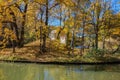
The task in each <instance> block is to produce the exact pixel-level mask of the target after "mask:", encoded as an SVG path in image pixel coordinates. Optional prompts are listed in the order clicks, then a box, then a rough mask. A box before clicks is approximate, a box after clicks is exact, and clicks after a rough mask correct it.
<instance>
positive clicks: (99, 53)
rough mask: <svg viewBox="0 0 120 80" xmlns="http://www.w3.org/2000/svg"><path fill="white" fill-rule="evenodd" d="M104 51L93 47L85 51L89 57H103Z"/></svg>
mask: <svg viewBox="0 0 120 80" xmlns="http://www.w3.org/2000/svg"><path fill="white" fill-rule="evenodd" d="M106 53H107V51H106V50H104V49H95V48H93V49H91V50H89V52H88V53H87V56H89V57H103V56H104V55H105V54H106Z"/></svg>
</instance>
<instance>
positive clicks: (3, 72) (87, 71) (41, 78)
mask: <svg viewBox="0 0 120 80" xmlns="http://www.w3.org/2000/svg"><path fill="white" fill-rule="evenodd" d="M0 80H120V64H114V65H50V64H48V65H47V64H30V63H29V64H27V63H0Z"/></svg>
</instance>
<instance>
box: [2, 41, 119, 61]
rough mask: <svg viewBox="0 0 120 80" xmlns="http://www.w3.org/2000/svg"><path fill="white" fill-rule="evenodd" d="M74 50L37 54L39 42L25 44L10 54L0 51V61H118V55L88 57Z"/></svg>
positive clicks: (7, 51)
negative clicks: (72, 51) (71, 51)
mask: <svg viewBox="0 0 120 80" xmlns="http://www.w3.org/2000/svg"><path fill="white" fill-rule="evenodd" d="M78 51H79V50H77V49H76V50H75V51H74V54H68V51H66V50H61V51H59V50H48V51H47V52H46V53H43V54H39V41H35V42H33V43H29V44H26V45H25V46H24V47H23V48H16V52H15V53H12V48H4V49H2V50H0V60H21V61H22V60H27V61H39V62H67V63H81V62H85V63H86V62H88V63H89V62H90V63H91V62H95V63H96V62H115V61H120V54H119V53H118V54H105V55H103V56H93V55H92V56H90V55H89V54H83V55H82V56H80V55H79V53H78Z"/></svg>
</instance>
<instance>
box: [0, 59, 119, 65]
mask: <svg viewBox="0 0 120 80" xmlns="http://www.w3.org/2000/svg"><path fill="white" fill-rule="evenodd" d="M1 62H8V63H9V62H10V63H11V62H13V63H36V64H51V65H52V64H53V65H104V64H120V61H107V62H56V61H51V62H50V61H49V62H43V61H37V60H0V63H1Z"/></svg>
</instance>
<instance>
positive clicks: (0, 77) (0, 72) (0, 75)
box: [0, 69, 5, 80]
mask: <svg viewBox="0 0 120 80" xmlns="http://www.w3.org/2000/svg"><path fill="white" fill-rule="evenodd" d="M0 80H5V75H4V72H3V70H2V69H0Z"/></svg>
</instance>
